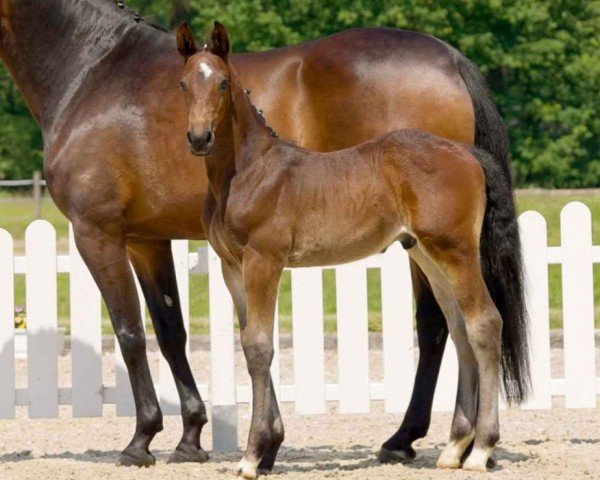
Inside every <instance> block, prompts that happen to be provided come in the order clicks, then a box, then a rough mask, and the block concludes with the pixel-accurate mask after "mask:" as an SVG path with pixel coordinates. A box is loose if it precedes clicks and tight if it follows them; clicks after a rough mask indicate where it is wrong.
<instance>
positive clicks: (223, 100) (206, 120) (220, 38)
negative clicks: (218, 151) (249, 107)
mask: <svg viewBox="0 0 600 480" xmlns="http://www.w3.org/2000/svg"><path fill="white" fill-rule="evenodd" d="M177 48H178V49H179V53H180V54H181V56H183V58H184V59H185V68H184V70H183V75H182V77H181V81H180V86H181V89H182V90H183V93H184V95H185V98H186V100H187V105H188V110H189V123H188V133H187V135H188V140H189V143H190V148H191V150H192V153H193V154H194V155H200V156H206V155H209V154H210V153H211V151H212V149H213V146H214V144H215V136H216V135H218V134H219V133H220V132H219V128H220V127H221V126H222V124H223V123H224V120H226V119H227V118H228V116H229V115H231V102H232V99H231V94H230V91H229V90H230V87H231V78H230V71H229V64H228V61H227V57H228V55H229V37H228V36H227V31H226V30H225V27H224V26H223V25H221V24H220V23H218V22H215V26H214V29H213V32H212V35H211V45H210V47H209V48H208V49H202V50H200V51H198V50H197V49H196V43H195V42H194V36H193V35H192V32H191V31H190V29H189V27H188V26H187V24H185V23H184V24H183V25H181V26H180V27H179V28H178V29H177Z"/></svg>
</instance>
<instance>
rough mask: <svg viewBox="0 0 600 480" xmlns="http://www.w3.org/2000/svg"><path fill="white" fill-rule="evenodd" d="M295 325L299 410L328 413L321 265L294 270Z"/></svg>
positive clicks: (293, 306) (297, 402)
mask: <svg viewBox="0 0 600 480" xmlns="http://www.w3.org/2000/svg"><path fill="white" fill-rule="evenodd" d="M292 325H293V326H292V336H293V343H294V350H293V352H292V353H293V355H294V388H295V391H296V396H295V402H296V412H297V413H302V414H318V413H325V411H326V408H325V347H324V338H323V273H322V271H321V269H320V268H318V267H311V268H294V269H293V270H292Z"/></svg>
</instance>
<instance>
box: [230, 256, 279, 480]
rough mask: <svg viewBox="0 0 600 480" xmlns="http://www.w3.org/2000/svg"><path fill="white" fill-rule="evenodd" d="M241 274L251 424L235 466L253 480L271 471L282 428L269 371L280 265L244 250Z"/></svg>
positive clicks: (243, 332) (242, 328)
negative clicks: (242, 454)
mask: <svg viewBox="0 0 600 480" xmlns="http://www.w3.org/2000/svg"><path fill="white" fill-rule="evenodd" d="M242 270H243V285H244V292H245V300H246V318H245V322H244V321H243V319H242V318H240V330H241V340H242V347H243V349H244V354H245V356H246V362H247V364H248V373H249V374H250V378H251V380H252V423H251V425H250V433H249V435H248V445H247V448H246V453H245V454H244V457H243V458H242V460H241V462H240V464H239V465H238V468H237V475H238V476H240V477H242V478H248V479H254V478H256V476H257V468H258V467H259V464H260V465H261V469H262V468H263V467H265V469H270V468H272V463H273V462H274V460H275V455H276V454H277V450H278V449H279V445H280V444H281V441H282V440H283V424H282V423H281V419H280V418H279V410H278V408H277V403H276V399H275V394H274V392H273V384H272V382H271V374H270V370H269V369H270V366H271V361H272V360H273V354H274V348H273V322H274V316H275V305H276V301H277V289H278V286H279V279H280V277H281V272H282V270H283V265H282V264H281V262H279V261H277V260H274V259H272V258H269V257H266V256H264V255H262V254H261V253H259V252H257V251H256V250H253V249H247V250H245V251H244V259H243V268H242ZM232 293H233V292H232ZM236 303H237V302H236ZM238 310H239V308H238ZM279 433H280V434H279ZM275 437H277V438H275ZM267 457H268V458H267ZM271 457H272V458H271ZM261 460H263V462H261ZM265 462H266V465H265Z"/></svg>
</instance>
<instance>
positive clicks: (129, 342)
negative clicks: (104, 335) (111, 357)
mask: <svg viewBox="0 0 600 480" xmlns="http://www.w3.org/2000/svg"><path fill="white" fill-rule="evenodd" d="M115 332H116V335H117V340H118V342H119V346H120V347H121V352H122V354H123V359H124V360H125V363H127V364H130V363H134V362H136V361H137V360H138V359H140V358H143V355H144V354H145V352H146V336H145V334H144V331H143V329H140V330H138V329H135V330H131V331H130V330H125V329H122V328H115Z"/></svg>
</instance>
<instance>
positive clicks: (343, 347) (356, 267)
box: [335, 260, 371, 413]
mask: <svg viewBox="0 0 600 480" xmlns="http://www.w3.org/2000/svg"><path fill="white" fill-rule="evenodd" d="M335 284H336V297H337V320H338V322H337V331H338V364H339V393H340V412H341V413H368V412H369V410H370V407H371V396H370V382H369V323H368V322H369V311H368V305H367V262H366V261H365V260H359V261H357V262H352V263H347V264H345V265H340V266H338V267H336V268H335Z"/></svg>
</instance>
